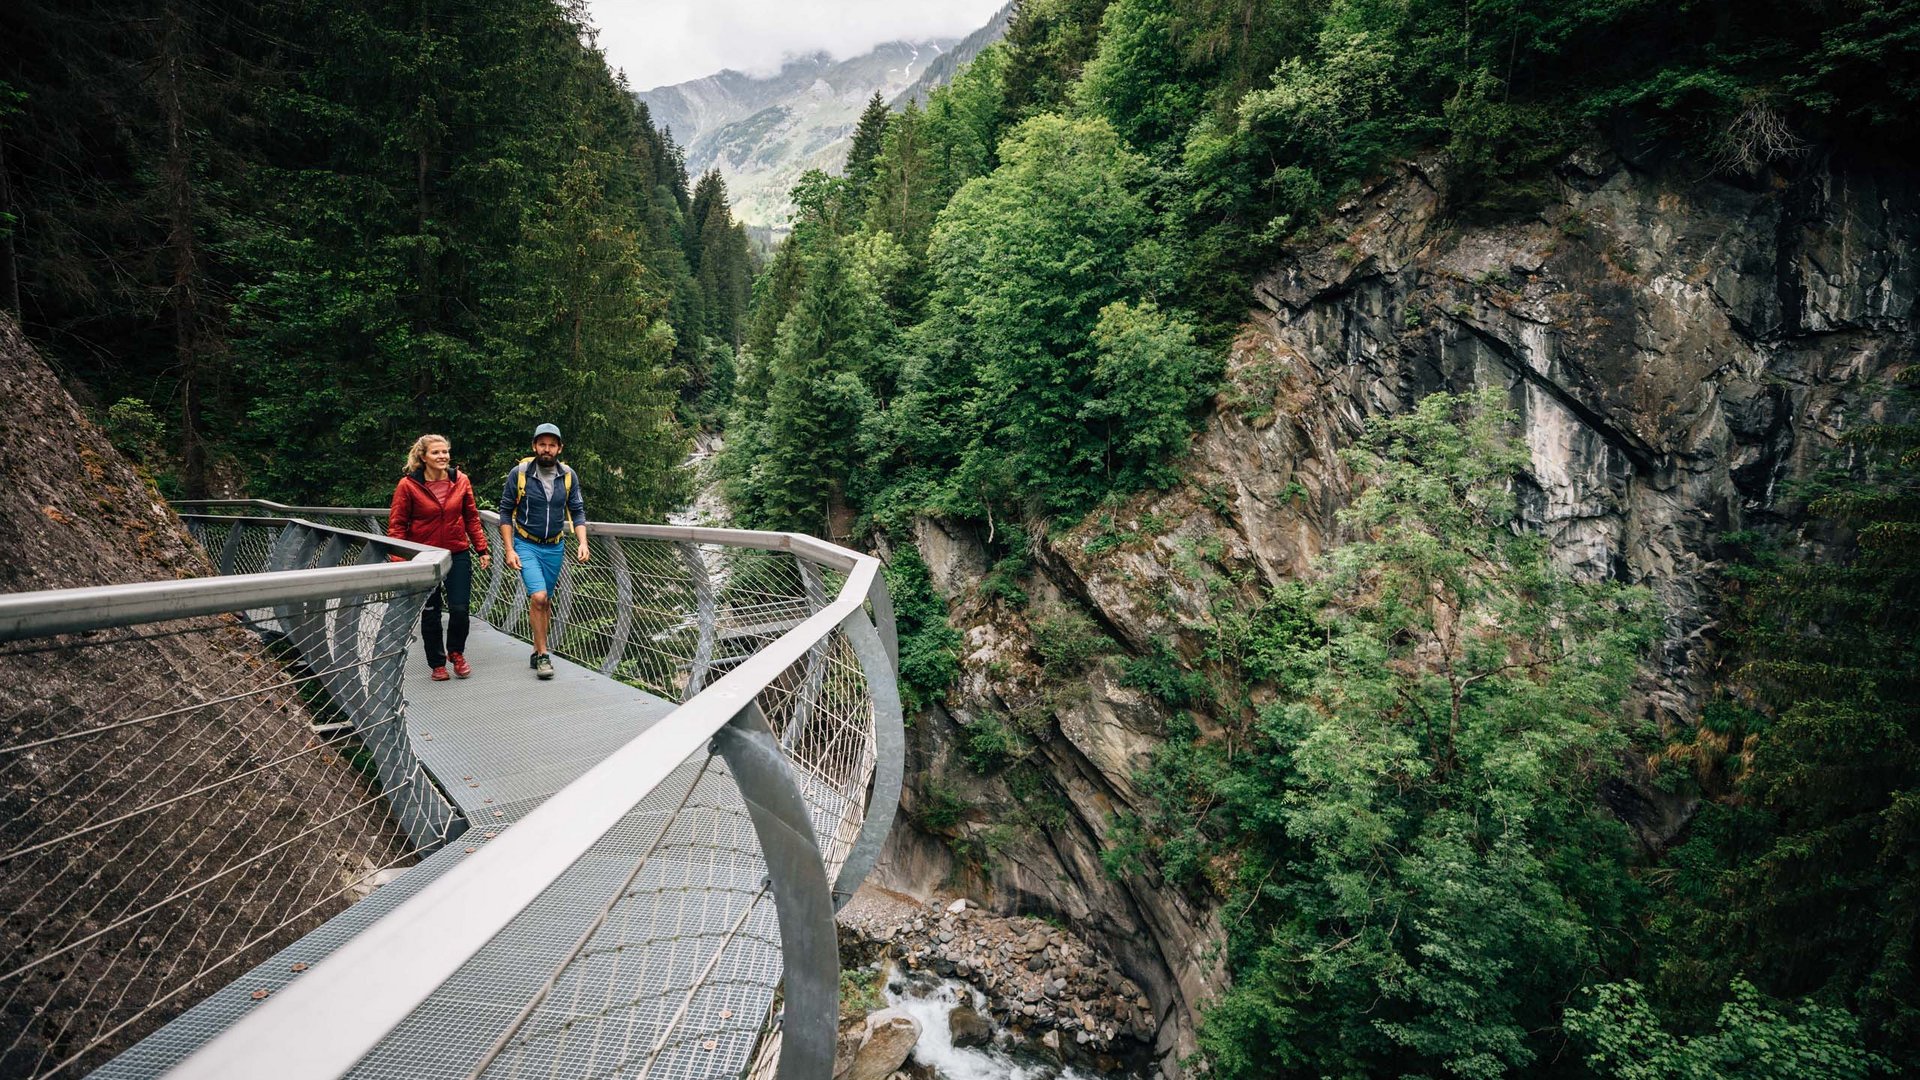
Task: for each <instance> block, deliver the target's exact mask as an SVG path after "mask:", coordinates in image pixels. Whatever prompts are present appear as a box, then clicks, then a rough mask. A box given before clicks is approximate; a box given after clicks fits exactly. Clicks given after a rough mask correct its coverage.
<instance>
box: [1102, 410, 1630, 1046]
mask: <svg viewBox="0 0 1920 1080" xmlns="http://www.w3.org/2000/svg"><path fill="white" fill-rule="evenodd" d="M1510 422H1511V418H1510V417H1509V416H1508V415H1507V414H1505V413H1504V412H1502V411H1501V410H1500V409H1499V408H1498V405H1497V402H1495V401H1493V400H1491V399H1487V400H1480V401H1478V402H1470V401H1466V400H1463V399H1459V398H1454V397H1450V396H1448V395H1434V396H1431V397H1429V398H1427V399H1425V400H1424V401H1422V402H1421V404H1420V405H1419V406H1417V407H1416V408H1415V409H1414V410H1413V411H1412V412H1410V413H1407V414H1404V415H1402V416H1399V417H1394V418H1391V419H1387V420H1383V421H1380V422H1378V423H1377V424H1376V425H1375V426H1374V427H1373V428H1372V429H1371V431H1370V434H1369V436H1368V438H1367V440H1366V443H1365V445H1364V446H1363V447H1361V448H1360V449H1358V450H1356V451H1355V452H1354V453H1353V454H1352V455H1351V456H1350V464H1351V466H1352V467H1353V468H1354V469H1355V472H1356V474H1357V475H1360V476H1363V477H1366V478H1367V486H1366V489H1365V490H1364V492H1363V493H1362V494H1361V496H1360V497H1359V498H1358V499H1356V500H1355V502H1354V504H1353V505H1352V507H1350V508H1349V509H1348V510H1347V511H1346V512H1345V515H1344V519H1343V521H1344V524H1345V525H1346V526H1347V527H1348V528H1350V529H1352V530H1353V531H1354V533H1355V534H1356V535H1357V537H1358V539H1356V540H1355V541H1354V542H1352V543H1350V544H1348V545H1347V546H1345V547H1343V548H1340V549H1337V550H1336V551H1335V552H1334V553H1333V554H1332V555H1331V556H1330V557H1329V558H1328V559H1327V560H1326V561H1325V563H1324V564H1323V566H1322V568H1321V569H1320V571H1319V573H1318V574H1317V575H1316V576H1314V577H1313V578H1312V579H1310V580H1307V581H1303V582H1298V583H1295V584H1292V585H1290V586H1288V587H1287V588H1284V589H1281V590H1276V592H1275V594H1274V596H1273V597H1272V599H1271V600H1270V601H1269V602H1268V604H1267V605H1266V606H1265V607H1264V608H1263V609H1262V610H1261V611H1259V612H1256V613H1253V614H1252V615H1251V616H1249V617H1247V618H1246V619H1245V620H1244V621H1243V623H1242V624H1241V625H1239V626H1236V627H1232V628H1230V629H1229V630H1228V631H1226V632H1223V634H1222V639H1221V646H1220V647H1221V650H1222V652H1221V655H1222V656H1223V657H1224V656H1227V655H1229V654H1231V655H1232V656H1235V657H1238V658H1239V659H1240V662H1241V663H1243V664H1244V665H1245V666H1246V669H1247V670H1248V672H1249V673H1250V674H1253V675H1255V677H1257V678H1259V679H1261V680H1262V681H1266V682H1269V683H1270V684H1271V685H1272V686H1273V688H1274V690H1275V691H1276V692H1277V695H1278V696H1277V697H1276V698H1275V700H1274V701H1273V703H1272V704H1271V705H1269V706H1267V707H1266V708H1264V709H1262V710H1261V711H1260V713H1259V716H1258V720H1257V723H1256V724H1255V725H1254V726H1253V728H1252V729H1251V730H1250V731H1247V732H1246V733H1244V735H1243V736H1241V737H1242V738H1244V740H1245V745H1243V746H1241V747H1238V748H1237V749H1232V752H1228V751H1229V749H1230V748H1229V747H1225V746H1222V745H1221V743H1220V741H1219V740H1217V739H1201V738H1200V737H1199V736H1198V733H1197V732H1196V731H1194V730H1193V729H1192V728H1191V727H1188V726H1182V727H1180V728H1178V729H1176V730H1174V731H1172V732H1170V733H1169V734H1170V738H1169V740H1168V743H1167V745H1166V747H1165V748H1163V750H1162V751H1160V752H1159V753H1158V754H1156V760H1155V763H1154V765H1153V767H1152V768H1150V769H1149V770H1147V771H1146V772H1144V773H1143V774H1142V775H1141V776H1140V777H1139V778H1138V779H1139V782H1140V783H1141V784H1142V785H1143V787H1144V788H1145V789H1146V790H1148V791H1150V792H1152V793H1153V795H1154V796H1155V797H1156V799H1157V800H1158V801H1160V802H1162V803H1164V804H1165V809H1164V810H1163V811H1162V812H1161V816H1159V817H1158V818H1157V819H1156V820H1153V821H1149V822H1147V825H1148V827H1149V829H1150V834H1151V840H1150V842H1149V844H1148V845H1147V846H1148V848H1149V850H1150V851H1151V854H1152V857H1153V858H1154V859H1155V861H1156V862H1157V863H1158V864H1159V865H1161V867H1162V868H1163V871H1164V872H1165V873H1166V874H1167V876H1168V878H1169V879H1171V880H1174V881H1176V882H1180V883H1182V884H1186V885H1188V886H1189V887H1199V886H1204V885H1211V886H1213V887H1215V888H1219V889H1222V890H1223V891H1225V892H1226V893H1227V894H1228V895H1227V897H1226V903H1225V910H1227V911H1228V912H1230V913H1234V914H1233V917H1232V918H1231V919H1230V921H1229V929H1230V935H1231V936H1230V940H1229V961H1230V963H1231V964H1232V967H1233V972H1234V986H1233V989H1232V990H1230V991H1229V992H1228V993H1226V994H1225V995H1224V996H1223V997H1222V998H1221V999H1220V1000H1219V1001H1218V1003H1217V1004H1216V1005H1215V1006H1214V1007H1213V1009H1212V1010H1211V1011H1210V1012H1209V1013H1208V1014H1207V1018H1206V1023H1205V1026H1204V1027H1203V1029H1202V1033H1201V1038H1202V1047H1203V1052H1204V1053H1205V1055H1206V1056H1207V1058H1208V1061H1209V1063H1210V1065H1211V1067H1212V1069H1213V1070H1214V1072H1215V1074H1216V1075H1221V1076H1227V1077H1253V1076H1268V1075H1273V1074H1275V1073H1276V1072H1281V1071H1286V1070H1299V1071H1306V1072H1312V1073H1315V1074H1330V1073H1339V1074H1361V1073H1364V1074H1382V1073H1385V1074H1404V1073H1428V1074H1432V1073H1440V1072H1445V1073H1449V1074H1453V1075H1459V1076H1498V1075H1505V1074H1507V1073H1509V1072H1513V1071H1516V1070H1523V1069H1528V1068H1531V1067H1533V1066H1534V1065H1535V1064H1537V1063H1538V1062H1540V1061H1541V1060H1543V1058H1544V1057H1550V1056H1551V1053H1550V1050H1549V1046H1550V1033H1551V1032H1553V1031H1555V1030H1556V1028H1557V1025H1558V1020H1559V1018H1558V1015H1557V1012H1556V1009H1555V1005H1554V1003H1555V1002H1558V1001H1561V1000H1564V998H1565V996H1566V995H1567V993H1569V992H1570V991H1571V990H1572V989H1573V988H1574V987H1575V986H1577V985H1579V984H1580V983H1581V982H1582V981H1584V979H1585V977H1586V975H1585V973H1586V972H1587V971H1588V970H1590V969H1591V968H1593V967H1594V966H1596V965H1603V964H1607V963H1610V962H1618V961H1619V960H1620V959H1622V958H1623V957H1622V954H1621V952H1620V944H1619V943H1620V941H1621V940H1622V938H1621V937H1620V936H1619V934H1620V933H1621V931H1622V930H1624V929H1625V927H1626V926H1627V924H1628V921H1629V916H1630V910H1631V899H1632V897H1633V896H1634V895H1635V889H1634V887H1633V885H1632V883H1631V880H1630V878H1629V877H1628V874H1627V853H1628V846H1627V843H1626V837H1625V834H1624V831H1623V830H1622V828H1621V827H1620V826H1619V824H1618V823H1617V822H1615V821H1613V820H1612V819H1610V818H1609V817H1607V816H1605V815H1604V814H1603V813H1602V812H1600V811H1599V810H1598V808H1597V807H1596V806H1595V805H1594V803H1593V800H1592V795H1591V792H1592V789H1593V785H1594V784H1596V783H1597V782H1598V780H1599V778H1600V777H1601V776H1602V775H1604V774H1605V773H1606V771H1608V770H1610V769H1611V768H1612V764H1611V763H1612V759H1613V757H1614V755H1616V754H1617V753H1619V752H1620V751H1621V750H1622V749H1623V748H1624V747H1625V745H1626V743H1625V735H1624V729H1625V716H1624V709H1623V706H1622V699H1623V698H1624V696H1625V694H1626V691H1627V688H1628V685H1629V682H1630V680H1631V677H1632V674H1633V671H1634V669H1635V662H1636V660H1637V658H1638V656H1639V655H1640V654H1641V652H1642V651H1643V650H1644V648H1645V647H1646V646H1647V644H1648V643H1649V642H1650V641H1651V640H1652V634H1653V629H1654V624H1653V621H1652V619H1651V613H1650V607H1649V601H1648V599H1647V597H1646V596H1645V595H1644V594H1643V593H1641V592H1638V591H1635V590H1631V589H1626V588H1623V587H1621V586H1618V585H1613V584H1608V583H1601V582H1583V581H1576V580H1573V579H1570V578H1568V577H1567V576H1565V575H1564V574H1562V573H1560V572H1558V571H1556V570H1554V569H1553V567H1552V565H1551V564H1550V562H1549V561H1548V559H1547V553H1546V549H1545V545H1544V544H1543V542H1542V541H1541V540H1540V539H1539V538H1538V537H1535V536H1530V535H1526V534H1524V533H1519V532H1516V531H1515V530H1514V529H1513V528H1512V520H1513V511H1514V505H1513V499H1512V495H1511V493H1510V491H1509V483H1508V481H1509V478H1510V477H1511V476H1512V475H1513V473H1514V472H1515V471H1516V469H1517V468H1518V467H1519V466H1520V465H1521V464H1523V462H1524V451H1523V450H1521V449H1520V448H1519V447H1518V446H1517V445H1516V444H1515V443H1514V442H1513V441H1512V440H1511V439H1510V438H1509V437H1508V435H1507V434H1506V432H1507V425H1508V424H1509V423H1510ZM1128 846H1129V845H1126V844H1123V845H1122V848H1123V851H1122V853H1121V855H1119V856H1116V858H1117V859H1119V861H1120V862H1121V863H1125V862H1126V853H1125V849H1126V848H1127V847H1128ZM1133 846H1137V845H1133ZM1135 857H1137V856H1135Z"/></svg>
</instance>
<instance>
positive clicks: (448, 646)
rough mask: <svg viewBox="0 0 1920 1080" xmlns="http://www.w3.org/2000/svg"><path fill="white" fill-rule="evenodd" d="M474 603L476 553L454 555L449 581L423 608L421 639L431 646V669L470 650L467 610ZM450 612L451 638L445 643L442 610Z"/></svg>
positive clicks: (466, 552) (421, 610) (448, 573)
mask: <svg viewBox="0 0 1920 1080" xmlns="http://www.w3.org/2000/svg"><path fill="white" fill-rule="evenodd" d="M472 602H473V553H472V552H470V551H456V552H454V553H453V567H452V568H451V569H449V570H448V571H447V580H446V581H445V582H444V583H443V584H442V585H441V586H440V587H439V588H437V589H435V590H433V595H431V596H429V597H427V603H426V606H424V607H422V608H421V609H420V637H421V640H423V641H425V642H426V645H427V666H428V667H444V666H445V665H446V662H447V654H448V653H450V652H457V653H464V652H466V651H467V607H468V605H470V604H472ZM443 606H444V607H445V608H446V610H447V635H446V640H445V643H444V644H443V643H442V641H441V638H440V609H441V607H443Z"/></svg>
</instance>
